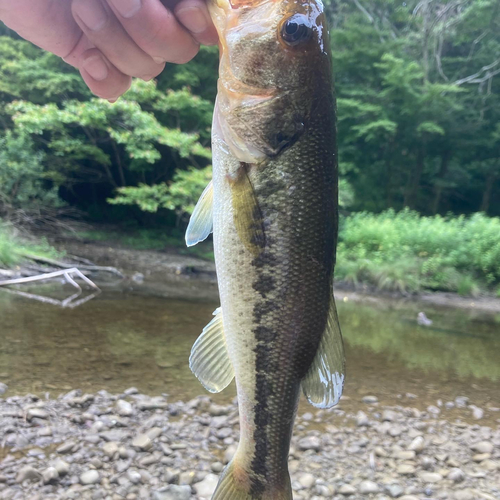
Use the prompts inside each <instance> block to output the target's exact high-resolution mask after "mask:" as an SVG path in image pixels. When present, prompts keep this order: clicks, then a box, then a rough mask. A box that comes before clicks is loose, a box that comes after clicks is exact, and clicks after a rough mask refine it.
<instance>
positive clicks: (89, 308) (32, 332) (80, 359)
mask: <svg viewBox="0 0 500 500" xmlns="http://www.w3.org/2000/svg"><path fill="white" fill-rule="evenodd" d="M200 286H203V284H200ZM217 306H218V304H217V303H200V302H189V301H185V300H176V299H166V298H159V297H154V296H145V295H140V294H139V295H137V294H132V293H120V292H107V293H104V294H102V295H101V296H99V297H98V298H96V299H94V300H91V301H89V302H87V303H86V304H84V305H83V306H81V307H79V308H76V309H73V310H70V309H61V308H58V307H55V306H52V305H47V304H42V303H39V302H35V301H31V300H29V299H26V298H22V297H18V296H14V295H11V294H9V293H7V292H5V291H0V382H4V383H6V384H7V385H8V386H9V391H8V393H7V396H8V395H14V394H25V393H28V392H31V393H36V394H43V393H45V392H50V393H51V394H52V395H57V394H59V393H61V392H64V391H68V390H70V389H74V388H81V389H82V390H83V391H85V392H96V391H98V390H101V389H106V390H108V391H110V392H120V391H123V390H124V389H126V388H128V387H130V386H136V387H137V388H138V389H139V390H140V391H142V392H145V393H148V394H151V395H153V394H160V393H167V394H169V395H170V396H171V398H172V399H173V400H178V399H180V400H187V399H190V398H192V397H194V396H196V395H199V394H203V393H204V389H203V388H202V387H201V386H200V384H199V383H198V381H197V380H196V379H195V377H194V376H193V375H192V374H191V372H190V370H189V368H188V363H187V360H188V357H189V351H190V348H191V345H192V344H193V342H194V341H195V339H196V338H197V336H198V334H199V333H200V332H201V329H202V328H203V326H204V325H205V324H206V323H207V322H208V321H209V320H210V318H211V315H212V311H213V310H214V309H215V308H216V307H217ZM422 307H423V306H422V305H419V304H418V303H412V302H408V301H399V302H398V301H382V302H378V303H376V304H375V305H367V304H363V303H360V302H353V301H352V300H346V299H344V300H342V299H341V300H340V301H338V308H339V316H340V320H341V324H342V328H343V332H344V339H345V345H346V356H347V367H348V373H347V382H346V388H345V391H344V394H345V396H346V398H345V399H344V400H343V402H342V403H341V406H342V407H346V408H347V409H350V410H356V409H358V407H362V406H361V399H362V397H363V396H365V395H375V396H376V397H378V399H379V401H381V402H382V403H385V404H401V403H402V404H406V405H408V404H410V405H411V406H417V407H419V408H421V409H425V408H426V407H427V406H428V405H435V406H439V403H440V400H441V401H442V402H443V403H446V402H448V401H453V400H454V399H455V398H456V397H457V396H466V397H468V398H470V403H472V404H474V405H477V406H478V407H481V408H482V409H484V410H485V416H484V418H483V419H482V422H481V423H490V422H491V423H493V422H495V421H496V420H497V419H499V418H500V412H497V411H495V408H497V407H499V406H500V389H499V387H500V315H497V316H495V315H491V314H489V315H487V314H480V313H477V312H474V311H472V312H471V311H463V310H458V309H444V308H432V307H430V306H428V305H426V306H425V312H426V314H427V316H429V317H430V318H432V320H433V325H432V326H431V327H428V328H425V327H420V326H418V325H417V322H416V317H417V314H418V312H419V311H420V310H422ZM234 394H235V391H234V387H233V386H231V388H229V389H228V390H226V391H225V393H223V394H221V395H218V396H216V398H215V399H217V400H218V401H221V402H222V401H226V400H228V399H230V398H232V397H233V396H234ZM415 396H416V397H415ZM464 411H465V410H464ZM464 411H461V414H460V415H459V410H455V409H451V410H450V409H445V408H444V407H442V408H441V412H442V415H443V416H445V417H446V418H453V417H455V416H460V417H463V418H466V419H467V418H468V414H467V413H464ZM468 411H469V412H470V409H469V410H468ZM470 413H471V412H470Z"/></svg>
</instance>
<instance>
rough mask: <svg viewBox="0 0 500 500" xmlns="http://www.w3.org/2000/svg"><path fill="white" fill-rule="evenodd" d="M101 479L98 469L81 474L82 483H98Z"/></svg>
mask: <svg viewBox="0 0 500 500" xmlns="http://www.w3.org/2000/svg"><path fill="white" fill-rule="evenodd" d="M100 480H101V478H100V476H99V472H97V471H96V470H93V469H91V470H88V471H86V472H84V473H83V474H81V475H80V483H82V484H96V483H98V482H99V481H100Z"/></svg>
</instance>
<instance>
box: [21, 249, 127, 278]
mask: <svg viewBox="0 0 500 500" xmlns="http://www.w3.org/2000/svg"><path fill="white" fill-rule="evenodd" d="M24 256H25V257H26V258H28V259H30V260H33V261H35V262H41V263H42V264H49V265H51V266H54V267H60V268H62V269H74V268H73V265H72V264H67V263H66V262H61V261H58V260H54V259H49V258H48V257H40V256H38V255H31V254H29V253H25V254H24ZM78 269H80V270H82V271H89V272H107V273H112V274H116V275H117V276H119V277H120V278H122V279H123V278H124V276H123V274H122V273H121V272H120V271H118V269H116V267H103V266H94V265H88V264H80V265H79V266H78Z"/></svg>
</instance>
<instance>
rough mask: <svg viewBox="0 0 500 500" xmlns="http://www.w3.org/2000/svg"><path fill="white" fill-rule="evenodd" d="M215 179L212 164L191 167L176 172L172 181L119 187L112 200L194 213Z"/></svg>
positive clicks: (180, 213)
mask: <svg viewBox="0 0 500 500" xmlns="http://www.w3.org/2000/svg"><path fill="white" fill-rule="evenodd" d="M211 179H212V167H211V166H209V167H205V168H204V169H195V168H192V167H191V168H189V169H188V170H180V171H178V172H176V174H175V175H174V178H173V180H172V182H171V183H170V184H166V183H162V184H155V185H153V186H148V185H146V184H140V185H139V186H138V187H124V188H119V189H118V193H119V194H118V196H117V197H116V198H114V199H111V200H109V202H110V203H112V204H115V205H138V206H139V207H140V209H141V210H144V211H146V212H156V211H158V209H159V208H166V209H168V210H173V211H175V212H176V213H177V214H179V215H182V214H184V213H186V214H192V213H193V210H194V207H195V205H196V202H197V201H198V198H199V197H200V195H201V193H202V192H203V190H204V189H205V187H206V186H207V184H208V183H209V182H210V180H211Z"/></svg>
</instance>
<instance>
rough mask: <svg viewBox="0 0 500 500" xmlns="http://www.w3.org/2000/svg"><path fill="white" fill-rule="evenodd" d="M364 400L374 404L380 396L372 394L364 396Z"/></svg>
mask: <svg viewBox="0 0 500 500" xmlns="http://www.w3.org/2000/svg"><path fill="white" fill-rule="evenodd" d="M362 401H363V403H366V404H368V405H372V404H375V403H378V398H377V396H372V395H369V396H363V400H362Z"/></svg>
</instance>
